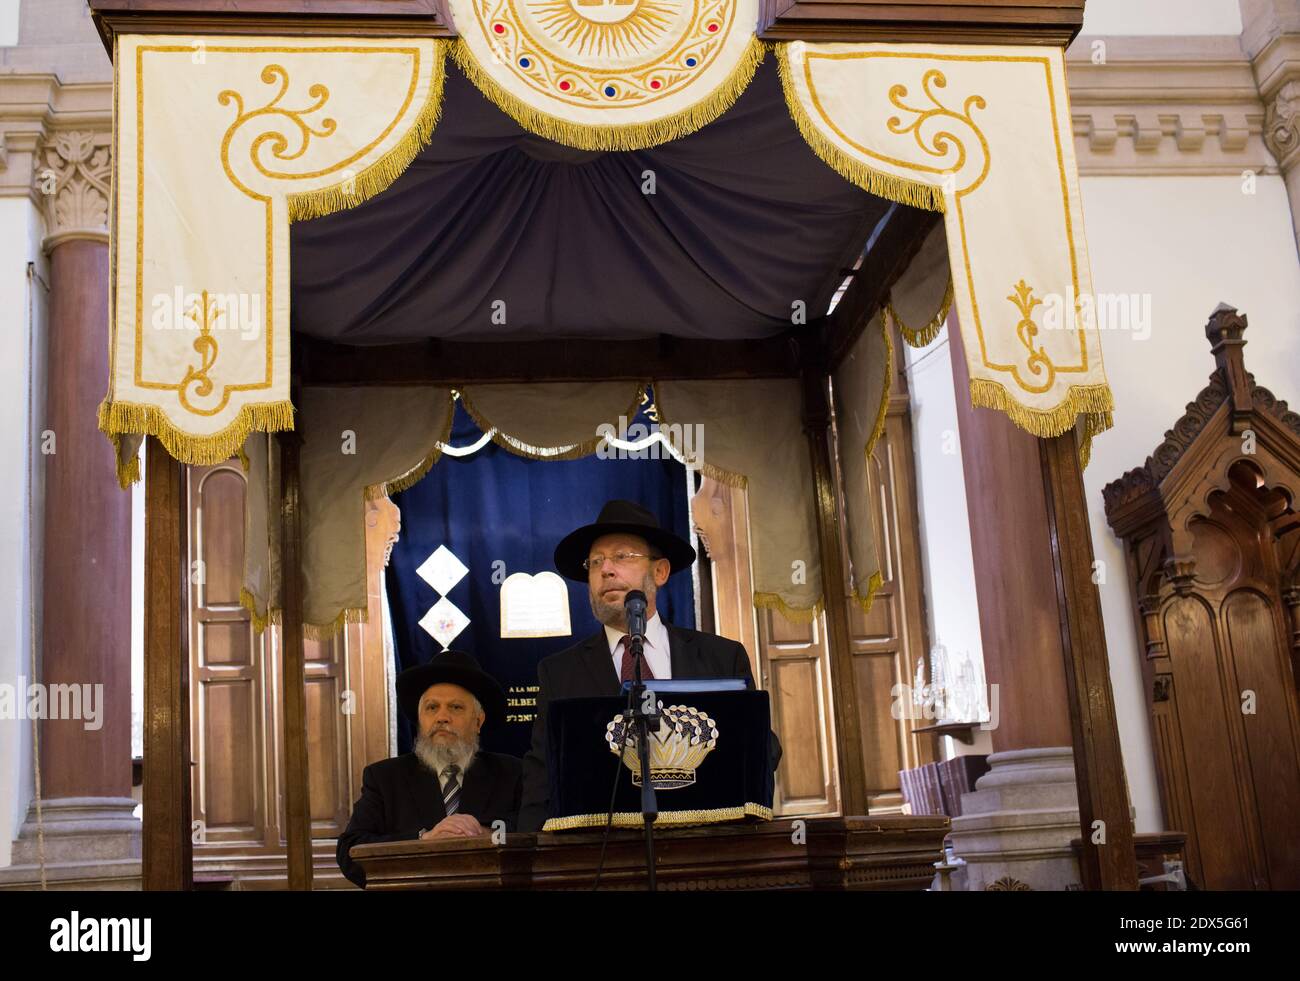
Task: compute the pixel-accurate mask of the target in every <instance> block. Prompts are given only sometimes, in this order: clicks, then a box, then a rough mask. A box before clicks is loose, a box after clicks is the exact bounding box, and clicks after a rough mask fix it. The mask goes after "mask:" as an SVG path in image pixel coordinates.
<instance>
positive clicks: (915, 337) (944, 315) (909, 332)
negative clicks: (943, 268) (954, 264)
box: [885, 274, 953, 347]
mask: <svg viewBox="0 0 1300 981" xmlns="http://www.w3.org/2000/svg"><path fill="white" fill-rule="evenodd" d="M952 299H953V288H952V275H951V274H949V276H948V288H947V289H946V290H944V293H943V299H942V300H941V301H940V302H939V309H938V311H937V312H936V313H935V315H934V316H933V317H931V318H930V319H929V320H927V321H926V322H925V324H924V325H923V326H921V327H909V326H908V325H907V324H905V323H903V319H902V318H901V317H900V316H899V315H898V311H896V310H895V309H894V303H893V300H894V298H893V295H892V294H891V295H890V296H888V297H886V299H885V314H886V315H887V316H888V317H889V319H890V320H892V321H893V322H894V326H896V327H897V328H898V332H899V333H900V334H902V335H903V340H905V341H907V343H908V345H909V346H911V347H925V346H926V345H927V344H929V343H930V342H931V341H933V340H934V339H935V338H936V337H938V336H939V331H941V330H943V325H944V324H945V323H947V321H948V311H949V310H951V309H952Z"/></svg>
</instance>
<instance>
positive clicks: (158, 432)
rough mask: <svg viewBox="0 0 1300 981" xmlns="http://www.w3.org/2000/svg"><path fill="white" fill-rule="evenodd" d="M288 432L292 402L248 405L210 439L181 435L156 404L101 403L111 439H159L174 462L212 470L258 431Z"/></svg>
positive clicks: (102, 425) (102, 420) (102, 422)
mask: <svg viewBox="0 0 1300 981" xmlns="http://www.w3.org/2000/svg"><path fill="white" fill-rule="evenodd" d="M288 429H293V403H292V402H289V401H284V402H257V403H254V404H252V405H245V406H243V407H241V408H240V410H239V414H238V415H236V416H235V419H234V421H233V422H231V423H230V425H228V426H227V427H226V428H225V429H222V430H221V431H220V432H216V433H213V434H211V435H210V436H192V435H190V434H189V433H184V432H181V431H180V430H179V429H177V428H176V427H175V426H173V425H172V423H171V420H169V419H168V418H167V416H166V415H165V414H164V413H163V411H162V410H161V409H160V408H158V407H157V406H156V405H141V404H139V403H137V402H110V401H109V400H108V399H105V400H104V401H103V402H101V403H100V404H99V430H100V432H102V433H104V435H106V436H108V437H109V438H110V439H112V438H113V437H114V436H117V435H118V434H121V433H139V434H141V435H145V436H155V437H157V438H158V441H159V442H160V443H162V445H163V448H164V449H166V450H167V452H168V453H169V454H171V456H172V458H173V459H174V460H177V461H179V462H181V463H188V464H190V465H191V466H199V467H210V466H212V465H213V464H217V463H222V462H224V461H226V460H229V459H230V458H231V457H232V456H234V455H235V454H236V453H237V452H238V451H239V450H240V448H241V447H242V446H243V445H244V440H246V439H247V438H248V434H249V433H251V432H253V431H254V430H257V431H259V432H268V433H271V432H279V431H282V430H288ZM118 479H119V481H120V480H121V475H120V474H119V477H118ZM137 479H138V467H137Z"/></svg>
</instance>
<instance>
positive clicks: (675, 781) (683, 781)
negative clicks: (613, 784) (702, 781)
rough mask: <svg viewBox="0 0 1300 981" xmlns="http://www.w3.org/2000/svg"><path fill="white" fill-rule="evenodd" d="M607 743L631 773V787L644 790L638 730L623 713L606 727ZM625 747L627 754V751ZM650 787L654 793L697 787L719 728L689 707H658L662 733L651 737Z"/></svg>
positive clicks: (652, 734) (659, 730)
mask: <svg viewBox="0 0 1300 981" xmlns="http://www.w3.org/2000/svg"><path fill="white" fill-rule="evenodd" d="M605 742H606V743H607V744H608V746H609V751H610V752H611V753H613V754H614V755H615V756H620V755H621V756H622V757H623V765H624V766H626V767H627V768H628V769H629V770H631V771H632V783H633V784H635V785H636V786H638V787H639V786H641V757H640V755H639V754H638V753H637V747H636V730H635V729H634V728H633V727H632V726H631V725H630V724H629V722H628V720H627V719H625V718H624V717H623V715H622V713H620V714H618V715H616V716H614V718H613V721H611V722H610V723H609V724H608V725H607V726H605ZM624 744H626V751H625V750H624ZM649 745H650V784H651V786H653V787H654V788H655V790H675V789H677V788H678V787H689V786H690V785H691V784H693V783H695V770H696V769H697V768H698V767H699V765H700V764H701V763H703V762H704V758H705V757H706V756H708V755H709V754H710V753H711V752H713V748H714V747H715V746H717V745H718V726H717V723H715V722H714V721H713V720H712V719H710V718H709V717H708V716H707V715H706V714H705V713H703V712H701V711H700V710H699V709H696V708H693V707H691V706H689V705H670V706H669V707H668V708H664V703H663V702H660V703H659V729H658V731H657V732H652V733H650V740H649Z"/></svg>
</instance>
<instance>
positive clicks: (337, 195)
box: [287, 40, 450, 222]
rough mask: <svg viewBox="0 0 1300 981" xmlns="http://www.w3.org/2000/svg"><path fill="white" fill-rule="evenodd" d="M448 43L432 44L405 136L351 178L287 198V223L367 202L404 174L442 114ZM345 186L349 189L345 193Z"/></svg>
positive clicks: (438, 42)
mask: <svg viewBox="0 0 1300 981" xmlns="http://www.w3.org/2000/svg"><path fill="white" fill-rule="evenodd" d="M449 43H450V42H448V41H441V40H435V41H434V42H433V73H432V77H431V78H430V79H429V94H428V96H427V97H426V98H425V100H424V105H423V106H422V107H421V109H420V113H419V115H418V116H416V119H415V123H414V125H413V126H412V127H411V128H410V130H409V131H408V132H407V133H406V135H405V136H403V137H402V138H401V140H399V141H398V142H397V145H396V146H394V147H393V148H392V149H391V150H389V151H388V152H387V153H385V154H384V155H383V156H382V157H380V158H379V159H378V160H376V161H375V162H374V163H372V164H370V165H369V166H368V167H366V168H365V169H364V170H362V171H361V172H360V173H359V174H357V175H356V176H355V177H353V178H352V179H350V180H347V181H342V182H340V183H338V184H333V185H331V186H330V187H322V188H317V189H316V190H314V191H302V192H300V193H298V194H290V195H288V197H287V203H288V206H289V220H290V221H291V222H293V221H305V220H306V219H308V218H320V217H323V216H324V215H332V214H333V213H334V212H336V211H343V210H345V209H347V208H354V207H356V206H357V205H358V204H361V203H362V202H363V201H368V200H370V199H371V198H372V197H374V196H375V195H376V194H378V193H379V192H380V191H383V190H386V189H387V188H388V187H390V186H391V185H392V183H393V181H395V180H397V178H399V177H401V176H402V174H403V173H405V171H406V168H407V167H409V166H410V165H411V161H412V160H414V159H415V157H416V155H417V154H418V153H419V152H420V151H421V150H423V149H424V148H425V147H426V146H428V145H429V141H430V140H431V139H432V138H433V130H434V127H436V126H437V125H438V116H439V114H440V113H441V112H442V92H443V83H444V81H445V80H446V77H447V65H446V58H447V47H448V45H449ZM349 186H350V187H351V188H352V190H350V191H348V190H345V188H347V187H349Z"/></svg>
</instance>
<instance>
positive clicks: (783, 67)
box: [776, 42, 944, 212]
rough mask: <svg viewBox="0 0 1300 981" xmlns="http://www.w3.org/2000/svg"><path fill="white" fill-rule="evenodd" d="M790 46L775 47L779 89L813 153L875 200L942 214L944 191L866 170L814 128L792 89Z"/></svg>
mask: <svg viewBox="0 0 1300 981" xmlns="http://www.w3.org/2000/svg"><path fill="white" fill-rule="evenodd" d="M790 43H791V42H782V43H779V44H777V46H776V68H777V73H778V74H779V75H780V76H781V88H782V90H783V91H784V92H785V104H786V108H787V109H789V111H790V117H791V118H792V119H793V120H794V124H795V126H797V127H798V128H799V133H800V134H801V135H802V136H803V138H804V140H805V141H806V142H807V143H808V145H809V146H810V147H812V150H813V152H814V153H815V154H817V156H819V157H821V158H822V160H823V161H824V162H825V163H826V164H827V166H829V167H830V168H831V169H832V170H834V171H835V172H836V173H838V174H839V175H840V176H841V177H843V178H844V179H845V180H847V181H849V182H850V183H853V184H856V185H857V186H858V187H860V188H862V189H863V190H864V191H867V192H868V193H870V194H874V195H876V197H880V198H884V199H885V200H887V201H893V202H895V203H896V204H905V205H908V206H909V207H912V208H923V209H924V210H926V211H938V212H942V211H943V210H944V203H943V188H941V187H937V186H935V185H933V184H926V183H923V182H922V181H915V180H909V179H908V178H906V177H896V176H895V175H893V174H886V173H884V172H882V171H879V170H876V169H875V168H873V167H869V166H867V165H866V164H865V163H863V162H862V161H861V160H858V159H856V158H854V157H851V156H849V155H848V154H847V153H845V152H844V151H843V150H841V149H840V148H839V147H838V146H836V145H835V144H834V143H832V142H831V140H830V138H829V137H827V136H826V135H825V134H824V133H823V132H822V131H821V130H820V129H819V128H818V127H817V124H816V123H815V122H813V120H812V118H811V117H810V116H809V115H808V113H807V111H805V109H804V107H803V104H802V103H801V102H800V101H799V95H798V93H797V92H796V91H795V88H794V80H793V76H792V74H791V68H790V52H789V44H790Z"/></svg>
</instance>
